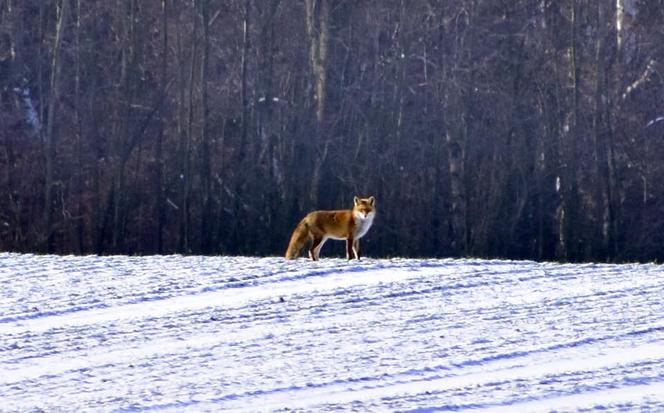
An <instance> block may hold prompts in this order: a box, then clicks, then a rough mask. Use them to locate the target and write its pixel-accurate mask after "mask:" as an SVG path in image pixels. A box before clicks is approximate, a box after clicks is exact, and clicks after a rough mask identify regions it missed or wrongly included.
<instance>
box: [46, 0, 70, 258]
mask: <svg viewBox="0 0 664 413" xmlns="http://www.w3.org/2000/svg"><path fill="white" fill-rule="evenodd" d="M68 15H69V0H62V1H61V2H60V10H59V13H58V22H57V26H56V32H55V42H54V44H53V56H52V59H51V82H50V83H51V94H50V98H49V103H48V115H47V116H48V120H47V124H46V136H45V143H46V177H45V182H44V185H45V195H44V222H45V224H46V250H47V251H48V252H52V251H53V248H54V245H53V184H54V179H55V158H56V145H57V142H56V138H57V137H56V131H55V120H56V116H57V110H58V97H59V94H60V68H61V61H60V60H61V58H60V53H61V46H62V37H63V35H64V30H65V26H66V25H67V19H68Z"/></svg>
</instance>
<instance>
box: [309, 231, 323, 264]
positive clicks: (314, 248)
mask: <svg viewBox="0 0 664 413" xmlns="http://www.w3.org/2000/svg"><path fill="white" fill-rule="evenodd" d="M326 240H327V239H326V238H325V237H314V238H313V240H312V241H311V247H310V248H309V258H311V259H312V260H313V261H316V260H318V257H319V254H320V249H321V248H323V244H325V241H326Z"/></svg>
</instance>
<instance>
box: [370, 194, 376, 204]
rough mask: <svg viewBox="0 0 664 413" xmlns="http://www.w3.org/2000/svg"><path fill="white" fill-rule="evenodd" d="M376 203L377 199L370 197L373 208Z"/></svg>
mask: <svg viewBox="0 0 664 413" xmlns="http://www.w3.org/2000/svg"><path fill="white" fill-rule="evenodd" d="M375 202H376V198H374V197H372V196H370V197H369V204H370V205H371V206H373V205H374V203H375Z"/></svg>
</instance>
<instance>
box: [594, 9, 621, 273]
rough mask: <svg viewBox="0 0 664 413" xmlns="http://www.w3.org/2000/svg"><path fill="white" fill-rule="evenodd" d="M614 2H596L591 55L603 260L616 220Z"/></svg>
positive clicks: (611, 252)
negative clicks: (612, 78)
mask: <svg viewBox="0 0 664 413" xmlns="http://www.w3.org/2000/svg"><path fill="white" fill-rule="evenodd" d="M615 6H616V5H615V3H607V2H598V3H597V25H598V28H599V29H598V38H597V44H596V56H595V70H596V81H595V82H596V83H595V114H594V116H593V132H594V137H593V142H594V146H593V149H594V152H593V161H594V164H595V173H596V175H597V177H598V182H599V184H598V185H596V188H595V190H596V195H595V198H596V199H595V204H596V211H595V216H596V218H597V220H598V223H599V225H598V231H599V239H600V245H599V247H598V249H599V250H600V251H605V253H603V254H601V255H603V258H604V259H606V260H609V261H610V260H612V259H613V258H615V254H616V232H617V229H616V227H617V220H616V212H615V199H614V198H615V195H614V192H615V191H614V187H615V172H614V164H615V162H614V153H615V148H614V144H613V134H614V131H613V126H612V119H611V108H612V106H613V102H614V98H615V96H614V93H612V90H613V88H612V86H611V84H610V81H609V79H610V73H611V71H612V69H613V67H614V61H615V54H616V53H615V52H616V50H617V38H616V37H614V36H612V35H611V30H610V28H611V26H612V25H613V23H612V22H613V21H615V20H613V19H611V17H612V16H615V15H616V8H615Z"/></svg>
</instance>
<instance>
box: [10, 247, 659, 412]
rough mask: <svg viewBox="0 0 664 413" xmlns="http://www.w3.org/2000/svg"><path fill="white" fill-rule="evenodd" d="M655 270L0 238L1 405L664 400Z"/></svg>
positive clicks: (355, 406)
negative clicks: (54, 246) (93, 249)
mask: <svg viewBox="0 0 664 413" xmlns="http://www.w3.org/2000/svg"><path fill="white" fill-rule="evenodd" d="M663 276H664V267H661V266H659V265H655V264H626V265H599V264H583V265H572V264H556V263H535V262H530V261H500V260H495V261H487V260H449V259H448V260H411V259H392V260H377V259H363V260H362V261H360V262H357V261H351V262H349V261H346V260H341V259H325V258H323V259H321V260H320V261H317V262H311V261H309V260H306V259H299V260H295V261H286V260H283V259H281V258H252V257H191V256H187V257H185V256H176V255H173V256H147V257H126V256H110V257H97V256H85V257H75V256H49V255H30V254H11V253H0V282H1V285H2V286H3V288H2V289H1V290H0V373H1V374H0V401H1V402H0V411H2V412H5V411H92V412H94V411H100V412H111V411H113V412H123V411H173V412H187V411H191V412H194V411H195V412H199V411H287V410H297V411H413V412H429V411H472V412H503V411H510V412H538V411H552V410H555V411H583V412H586V411H608V412H613V411H643V410H646V411H664V345H663V344H664V311H663V310H664V308H663V307H664V300H662V298H664V283H662V280H663V279H664V277H663Z"/></svg>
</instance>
